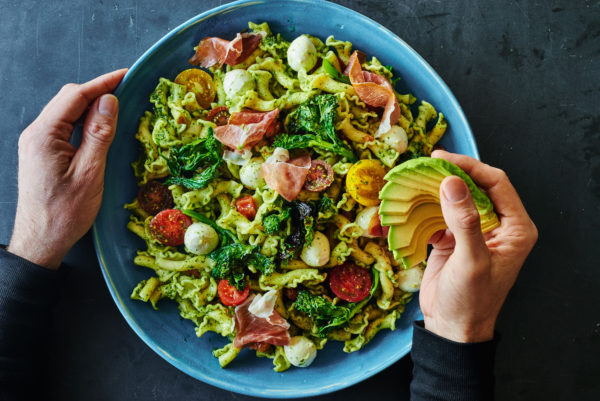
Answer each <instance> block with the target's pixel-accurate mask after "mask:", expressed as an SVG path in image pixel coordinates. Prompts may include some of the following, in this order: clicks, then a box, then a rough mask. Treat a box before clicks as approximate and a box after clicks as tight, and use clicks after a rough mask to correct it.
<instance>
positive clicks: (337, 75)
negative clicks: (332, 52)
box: [323, 59, 350, 85]
mask: <svg viewBox="0 0 600 401" xmlns="http://www.w3.org/2000/svg"><path fill="white" fill-rule="evenodd" d="M323 69H324V70H325V72H326V73H327V74H329V75H331V77H332V78H333V79H335V80H337V81H340V82H343V83H345V84H348V85H350V78H348V77H347V76H345V75H344V74H340V72H339V71H338V70H337V69H336V68H335V67H334V66H333V65H332V64H331V63H330V62H329V61H327V60H326V59H323Z"/></svg>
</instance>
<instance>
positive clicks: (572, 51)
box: [0, 0, 600, 401]
mask: <svg viewBox="0 0 600 401" xmlns="http://www.w3.org/2000/svg"><path fill="white" fill-rule="evenodd" d="M221 3H222V2H220V1H197V0H196V1H170V2H166V1H156V0H148V1H135V0H122V1H113V0H104V1H102V0H100V1H33V0H20V1H8V0H0V80H1V82H2V93H3V95H2V97H3V102H2V105H1V106H0V122H1V124H2V134H1V135H0V144H1V151H2V154H1V157H0V166H1V167H0V188H1V190H0V217H1V218H0V243H4V244H6V243H7V242H8V241H9V239H10V234H11V230H12V224H13V220H14V211H15V206H16V198H17V179H16V174H17V139H18V136H19V133H20V132H21V131H22V130H23V128H25V127H26V126H27V125H28V124H29V123H30V122H31V121H32V120H33V119H34V118H35V117H36V115H37V114H38V113H39V112H40V110H41V108H42V107H43V106H44V104H45V103H46V102H47V101H48V100H49V99H50V98H51V97H52V96H53V95H54V93H56V92H57V91H58V89H59V88H60V87H61V86H62V85H63V84H64V83H66V82H82V81H85V80H88V79H90V78H92V77H94V76H97V75H99V74H101V73H104V72H107V71H110V70H113V69H116V68H120V67H126V66H130V65H131V64H132V63H133V62H134V61H135V60H136V59H137V58H138V57H139V56H140V55H141V54H142V53H143V51H144V50H145V49H147V48H148V47H149V46H151V45H152V44H153V43H154V42H155V41H156V40H158V39H159V38H160V37H161V36H163V35H164V34H166V33H167V32H169V30H170V29H173V28H174V27H176V26H177V25H179V24H180V23H182V22H184V21H186V20H187V19H189V18H190V17H192V16H194V15H196V14H198V13H200V12H202V11H205V10H207V9H209V8H212V7H214V6H217V5H219V4H221ZM339 3H341V4H343V5H345V6H347V7H350V8H353V9H355V10H357V11H359V12H361V13H363V14H365V15H367V16H369V17H371V18H373V19H374V20H376V21H378V22H380V23H382V24H383V25H385V26H387V27H388V28H390V29H391V30H392V31H394V32H395V33H397V34H398V35H399V36H400V37H401V38H403V39H404V40H405V41H407V42H408V43H409V44H410V45H411V46H412V47H414V49H415V50H416V51H417V52H419V53H420V54H421V55H422V56H423V57H424V58H425V59H426V60H427V61H428V62H429V63H430V64H431V65H432V66H433V67H434V69H435V70H436V71H437V72H438V73H439V74H440V75H441V77H442V78H443V79H444V80H445V81H446V83H447V84H448V85H449V87H450V88H451V89H452V91H453V92H454V94H455V95H456V97H457V98H458V100H459V102H460V103H461V105H462V106H463V108H464V110H465V113H466V115H467V117H468V119H469V121H470V123H471V126H472V128H473V131H474V133H475V136H476V139H477V142H478V145H479V150H480V152H481V157H482V159H483V160H484V161H486V162H488V163H490V164H492V165H495V166H498V167H501V168H503V169H504V170H506V171H507V173H508V175H509V177H511V179H512V181H513V183H514V185H515V186H516V188H517V190H518V191H519V193H520V195H521V197H522V199H523V202H524V203H525V205H526V207H527V209H528V210H529V212H530V214H531V216H532V218H533V220H534V221H535V222H536V224H537V226H538V228H539V230H540V239H539V242H538V244H537V246H536V247H535V249H534V251H533V253H532V254H531V256H530V258H529V259H528V261H527V263H526V265H525V266H524V268H523V271H522V273H521V275H520V277H519V279H518V281H517V283H516V285H515V287H514V289H513V290H512V292H511V293H510V295H509V297H508V300H507V302H506V305H505V307H504V309H503V312H502V314H501V316H500V319H499V322H498V331H499V332H500V334H501V336H502V340H501V342H500V345H499V348H498V354H497V363H496V376H497V390H496V395H497V399H499V400H593V399H599V398H600V380H598V377H600V362H599V357H600V269H599V267H600V266H599V263H598V243H599V240H600V235H599V232H600V218H599V217H598V213H599V212H600V152H599V149H600V79H599V78H600V2H598V1H595V0H594V1H583V0H563V1H558V0H551V1H550V0H547V1H543V0H511V1H498V0H479V1H477V0H454V1H439V0H438V1H434V0H421V1H411V0H402V1H391V0H389V1H360V0H354V1H340V2H339ZM67 260H68V262H69V263H70V264H72V265H74V266H75V267H76V268H74V269H73V271H72V272H71V274H70V276H69V277H68V279H67V283H66V285H65V288H64V291H63V297H62V300H61V302H60V304H59V306H58V308H57V310H56V314H55V320H54V326H53V327H48V330H47V331H46V332H44V333H39V335H40V341H48V344H49V347H51V355H52V357H51V358H50V360H49V362H48V367H47V377H46V380H45V382H44V383H40V385H41V386H45V388H47V394H48V399H57V400H58V399H60V400H83V399H86V400H138V399H140V400H142V399H144V400H149V399H151V400H184V399H185V400H242V399H248V397H244V396H241V395H238V394H232V393H228V392H225V391H222V390H220V389H217V388H214V387H211V386H209V385H206V384H204V383H202V382H199V381H196V380H195V379H192V378H191V377H188V376H186V375H185V374H183V373H181V372H179V371H178V370H177V369H175V368H174V367H172V366H171V365H169V364H168V363H167V362H165V361H164V360H162V359H161V358H160V357H158V356H157V355H156V354H155V353H154V352H153V351H151V350H150V349H149V348H148V347H147V346H146V345H145V344H144V343H143V342H142V341H141V340H140V339H139V338H138V337H137V336H136V335H135V334H134V332H133V331H132V330H131V329H130V328H129V327H128V326H127V324H126V323H125V320H124V319H123V318H122V317H121V316H120V314H119V312H118V310H117V308H116V306H115V304H114V303H113V301H112V299H111V297H110V295H109V292H108V290H107V288H106V285H105V283H104V281H103V279H102V275H101V273H100V270H99V267H98V263H97V261H96V257H95V252H94V249H93V246H92V242H91V238H90V236H89V234H88V235H87V236H86V237H84V238H83V239H82V241H80V242H79V243H78V244H77V245H76V247H75V248H74V249H73V250H72V252H71V253H70V254H69V256H68V259H67ZM411 368H412V366H411V362H410V360H409V358H404V359H403V360H401V361H399V362H398V363H396V364H395V365H393V366H392V367H390V368H388V369H387V370H385V371H384V372H382V373H380V374H378V375H376V376H375V377H373V378H371V379H369V380H367V381H365V382H363V383H360V384H357V385H355V386H353V387H351V388H349V389H346V390H343V391H340V392H337V393H334V394H330V395H326V396H322V397H317V398H315V399H318V400H347V401H350V400H364V399H367V398H368V397H370V396H372V395H374V394H375V393H376V394H377V397H378V399H380V400H402V399H408V384H409V381H410V376H411Z"/></svg>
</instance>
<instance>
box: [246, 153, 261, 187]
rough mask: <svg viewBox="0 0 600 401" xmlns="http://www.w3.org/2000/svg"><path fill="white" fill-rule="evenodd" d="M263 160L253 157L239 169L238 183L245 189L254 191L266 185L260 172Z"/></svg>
mask: <svg viewBox="0 0 600 401" xmlns="http://www.w3.org/2000/svg"><path fill="white" fill-rule="evenodd" d="M263 162H264V160H263V158H262V157H253V158H252V159H250V161H248V163H246V164H245V165H244V166H242V168H241V169H240V181H241V182H242V184H244V186H245V187H246V188H249V189H256V188H260V187H263V186H265V185H266V182H265V179H264V178H263V176H262V172H261V171H260V166H261V165H262V164H263Z"/></svg>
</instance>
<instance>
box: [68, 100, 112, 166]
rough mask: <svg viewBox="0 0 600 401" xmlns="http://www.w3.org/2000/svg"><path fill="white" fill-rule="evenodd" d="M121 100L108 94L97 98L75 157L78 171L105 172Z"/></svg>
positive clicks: (87, 118)
mask: <svg viewBox="0 0 600 401" xmlns="http://www.w3.org/2000/svg"><path fill="white" fill-rule="evenodd" d="M118 114H119V101H118V99H117V97H116V96H115V95H112V94H107V95H103V96H101V97H100V98H99V99H97V100H96V101H95V102H94V104H93V105H92V107H91V108H90V111H89V112H88V115H87V117H86V119H85V123H84V125H83V135H82V138H81V145H80V146H79V149H77V152H76V153H75V156H74V158H73V163H72V164H73V165H74V167H73V168H74V169H75V170H76V171H90V170H92V171H95V172H96V173H97V174H100V175H103V174H104V167H105V165H106V155H107V154H108V149H109V147H110V144H111V143H112V141H113V139H114V136H115V130H116V129H117V117H118Z"/></svg>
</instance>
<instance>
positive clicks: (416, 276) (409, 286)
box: [398, 266, 424, 292]
mask: <svg viewBox="0 0 600 401" xmlns="http://www.w3.org/2000/svg"><path fill="white" fill-rule="evenodd" d="M423 273H424V270H423V268H422V267H421V266H416V267H411V268H410V269H406V270H400V272H398V287H399V288H400V289H401V290H402V291H406V292H417V291H419V289H420V288H421V280H423Z"/></svg>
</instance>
